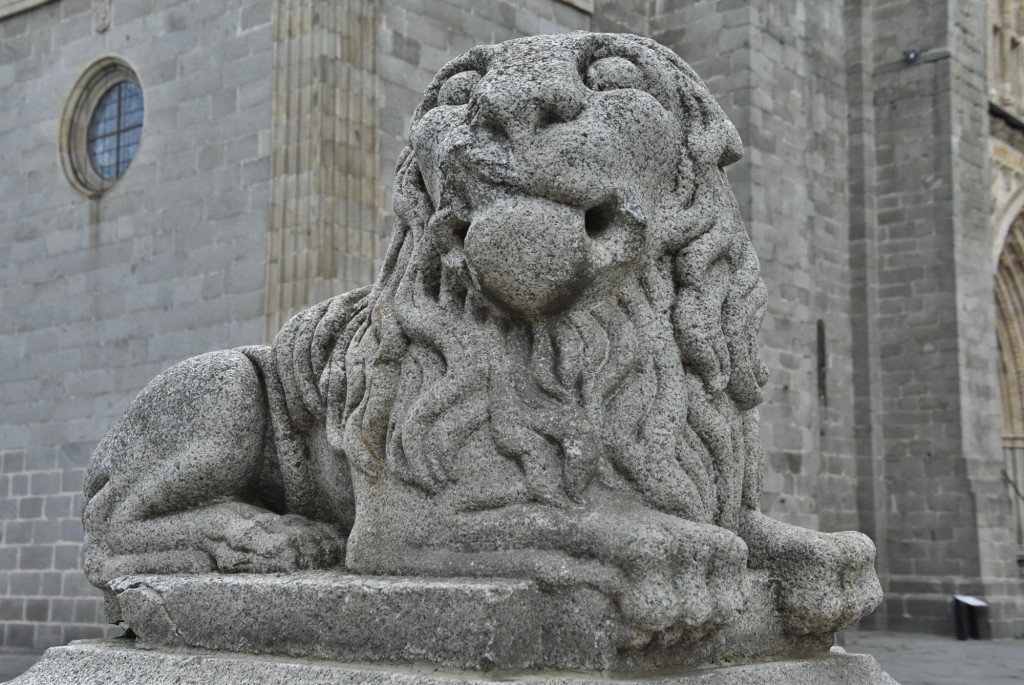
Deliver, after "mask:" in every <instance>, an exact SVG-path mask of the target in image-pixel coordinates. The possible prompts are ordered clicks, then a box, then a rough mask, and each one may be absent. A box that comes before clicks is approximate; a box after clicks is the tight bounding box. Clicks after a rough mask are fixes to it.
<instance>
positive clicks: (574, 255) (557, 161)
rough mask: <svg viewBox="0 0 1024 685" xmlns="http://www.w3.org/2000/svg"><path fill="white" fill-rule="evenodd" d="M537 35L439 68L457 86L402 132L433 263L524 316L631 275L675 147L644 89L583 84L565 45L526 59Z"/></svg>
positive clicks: (606, 290) (646, 243) (665, 120)
mask: <svg viewBox="0 0 1024 685" xmlns="http://www.w3.org/2000/svg"><path fill="white" fill-rule="evenodd" d="M542 38H544V37H542ZM542 42H543V41H542V39H530V40H527V41H521V42H520V41H514V42H511V43H506V44H504V45H503V46H502V48H503V49H502V50H500V51H496V52H494V53H492V54H491V55H490V58H489V60H488V62H487V64H486V65H483V66H481V67H479V68H478V69H475V70H472V71H470V72H468V73H469V76H468V77H467V76H466V74H467V72H461V73H458V74H455V75H453V76H452V77H451V78H450V79H449V81H455V82H457V81H458V80H459V79H463V80H469V81H471V82H473V83H472V85H471V91H470V92H469V93H466V94H464V98H460V97H459V96H458V93H456V95H455V96H454V97H449V98H448V101H449V104H445V101H444V98H442V102H440V103H439V104H438V106H436V107H435V108H433V109H431V110H430V111H428V112H427V113H426V114H425V115H423V116H422V117H421V118H420V119H419V120H418V121H417V122H416V123H415V124H414V126H413V128H412V143H413V146H414V149H415V152H416V158H417V161H418V165H419V169H420V173H421V174H422V176H423V179H424V184H425V186H426V189H427V192H428V194H429V195H430V197H431V200H432V201H433V203H434V206H435V207H436V211H435V214H434V217H433V219H432V220H431V222H430V226H429V232H430V235H431V240H432V242H433V244H434V245H435V247H436V248H437V249H438V251H439V252H440V253H441V255H442V257H443V261H444V263H445V265H446V267H448V268H450V269H452V270H454V271H455V272H456V273H458V274H460V275H461V276H462V280H463V281H464V283H465V285H466V286H467V287H472V288H474V289H476V290H478V291H480V292H482V293H483V294H484V295H485V296H486V297H487V298H488V299H489V300H490V301H491V302H492V303H494V304H497V305H498V306H500V307H501V308H503V309H505V310H506V311H510V312H513V313H516V314H520V315H527V316H532V315H549V314H555V313H558V312H560V311H563V310H565V309H566V308H567V307H568V306H569V305H571V304H572V303H573V302H576V301H577V300H578V299H579V298H580V297H586V298H587V299H593V298H599V297H603V296H606V295H608V294H610V293H612V292H614V291H615V290H616V289H617V288H618V287H619V286H620V285H621V282H622V278H623V277H624V275H626V274H628V273H631V272H634V271H635V266H636V264H637V262H639V261H641V260H643V258H644V257H645V256H646V255H647V253H649V252H650V251H651V250H652V240H651V236H650V233H649V231H648V230H647V229H648V217H649V216H653V215H656V214H658V213H660V212H661V211H663V208H662V205H663V204H664V201H665V198H666V197H667V196H669V195H671V194H672V192H673V191H672V188H671V183H672V180H673V179H674V178H675V175H676V168H675V163H676V161H675V160H676V154H675V150H676V149H678V146H679V145H680V144H681V142H680V133H679V131H680V125H679V122H678V121H677V120H676V118H675V116H674V115H673V114H671V113H670V112H669V111H668V110H667V109H666V108H665V107H664V106H662V104H661V103H660V102H659V101H658V100H657V99H656V98H655V97H654V96H652V95H649V94H648V93H646V92H644V91H643V90H640V89H638V88H614V89H609V90H595V89H592V88H590V87H588V85H587V83H586V79H585V77H584V75H581V70H580V64H581V60H582V57H581V55H580V53H579V52H578V51H574V50H567V49H562V50H560V51H556V52H555V53H554V56H552V54H551V51H550V50H547V51H546V54H545V59H544V60H542V61H536V60H535V59H534V57H535V55H536V53H537V45H538V43H542ZM580 49H581V50H582V49H583V48H582V47H581V48H580ZM483 70H486V73H485V74H483V75H482V76H480V75H479V74H480V72H481V71H483ZM445 87H446V86H442V91H441V92H442V95H443V94H444V92H445V91H444V88H445ZM449 95H450V94H449ZM462 99H465V102H462ZM667 149H668V150H672V152H671V153H669V154H666V150H667Z"/></svg>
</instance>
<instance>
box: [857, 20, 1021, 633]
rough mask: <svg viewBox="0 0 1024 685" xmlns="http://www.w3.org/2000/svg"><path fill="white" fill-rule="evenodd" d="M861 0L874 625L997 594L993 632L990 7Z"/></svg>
mask: <svg viewBox="0 0 1024 685" xmlns="http://www.w3.org/2000/svg"><path fill="white" fill-rule="evenodd" d="M856 4H857V5H858V7H859V12H860V16H861V17H862V19H863V22H862V23H861V24H860V27H861V28H862V29H863V30H866V31H869V32H870V34H871V38H870V41H869V43H868V44H864V43H862V47H863V49H862V51H861V54H860V55H859V56H858V60H859V64H861V65H869V66H867V69H868V70H869V71H870V74H871V76H870V78H871V80H872V83H871V93H872V94H873V98H872V100H871V101H870V102H867V101H866V100H863V101H862V102H861V104H860V107H859V111H860V114H859V116H860V117H861V119H860V121H861V123H862V124H863V129H864V131H865V133H863V134H862V136H861V138H860V145H862V146H863V147H862V148H861V149H860V150H859V153H858V154H859V159H860V161H861V162H862V163H863V162H865V161H866V162H868V164H864V165H863V167H862V169H861V179H860V181H859V183H861V184H862V185H861V186H860V187H861V188H863V190H862V191H861V192H862V194H861V195H860V198H861V200H862V205H861V210H863V209H864V208H865V205H866V203H864V202H863V198H864V197H865V196H872V198H873V199H872V202H873V206H871V207H868V209H869V211H871V212H873V215H870V216H867V217H866V218H865V214H866V213H865V214H861V215H860V216H859V217H858V220H859V222H860V225H859V226H858V236H859V239H860V244H859V245H858V248H857V249H858V251H859V253H860V257H861V258H862V259H864V262H863V264H864V268H865V269H867V270H868V271H867V273H865V274H864V275H862V276H858V277H857V283H858V286H859V287H863V288H864V289H865V292H866V293H867V299H868V302H867V307H866V309H865V310H863V311H862V312H860V314H859V316H858V317H856V318H855V326H856V328H857V330H858V334H857V336H858V348H857V349H858V354H857V362H858V365H859V366H860V368H861V370H862V371H863V372H864V374H865V376H863V377H859V380H860V381H862V382H859V383H858V410H859V413H858V425H859V428H860V429H861V430H862V431H864V432H866V431H868V430H870V431H871V432H872V433H873V434H874V435H873V436H872V437H871V438H870V439H867V440H864V441H862V442H860V443H859V448H860V449H862V450H873V456H870V453H869V452H867V451H865V452H862V456H861V459H860V463H861V465H862V467H863V466H866V465H868V464H869V463H870V464H871V465H872V466H873V470H874V475H875V476H876V478H879V477H880V479H881V484H880V486H878V487H872V486H871V485H870V484H868V483H863V482H862V485H863V486H864V487H862V490H861V495H862V497H863V501H862V508H864V509H866V510H873V511H874V512H875V515H874V516H875V520H876V523H878V524H879V525H877V526H876V527H875V530H876V535H878V537H879V542H880V544H881V545H882V546H884V547H885V549H886V552H887V561H886V567H885V574H884V576H883V581H884V586H885V589H886V590H887V592H888V594H887V598H886V602H885V607H884V610H883V612H882V613H880V614H879V617H878V618H877V619H876V623H878V624H880V625H885V626H888V627H889V628H892V629H900V630H909V629H913V630H921V631H928V632H936V633H949V632H951V631H952V619H951V615H950V611H951V610H950V602H951V595H952V594H953V593H957V592H959V593H966V594H976V595H981V596H985V597H986V599H988V600H989V602H990V603H991V604H992V608H991V609H990V611H989V613H988V616H987V618H988V620H987V622H986V630H988V631H989V632H990V634H992V635H994V636H1010V635H1016V634H1019V633H1020V631H1021V629H1022V621H1024V616H1022V614H1021V610H1020V582H1019V580H1017V579H1016V577H1015V569H1014V564H1013V552H1012V548H1011V546H1010V536H1011V534H1012V523H1011V521H1010V510H1009V504H1010V503H1009V500H1008V497H1007V495H1006V492H1005V490H1006V489H1005V486H1004V485H1003V484H1002V483H1001V482H1000V479H999V469H1000V468H1001V467H1002V454H1001V450H1000V445H999V436H1000V432H1001V424H1000V418H999V404H998V393H997V387H998V385H997V375H996V368H995V362H996V359H997V355H996V347H995V305H994V298H993V263H992V259H991V242H990V241H991V238H990V228H989V221H990V217H989V207H988V160H987V152H986V149H987V145H988V140H987V138H988V118H987V96H986V87H985V56H984V42H985V39H986V33H987V27H986V22H985V4H984V3H983V2H980V1H979V2H974V1H967V0H962V1H958V2H957V1H954V2H949V3H941V4H936V5H935V6H934V7H933V8H932V9H931V11H929V12H928V13H920V12H918V11H917V9H918V8H919V7H918V6H917V5H916V3H913V2H910V1H909V0H874V1H873V2H867V1H865V2H860V3H856ZM911 51H913V52H911ZM855 66H856V65H853V64H852V63H851V69H854V67H855ZM858 68H862V67H858ZM867 145H873V148H874V149H873V150H871V151H870V152H868V151H865V149H863V148H864V147H866V146H867ZM872 162H873V164H872ZM859 267H860V264H858V268H859ZM867 381H870V383H869V382H867ZM869 421H870V423H868V422H869ZM864 432H862V433H861V435H862V437H865V435H864ZM867 472H868V470H867V469H865V473H867ZM872 501H873V506H871V502H872Z"/></svg>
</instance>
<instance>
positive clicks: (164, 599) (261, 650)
mask: <svg viewBox="0 0 1024 685" xmlns="http://www.w3.org/2000/svg"><path fill="white" fill-rule="evenodd" d="M751 580H752V583H751V593H750V596H749V599H748V602H747V608H746V609H745V610H744V612H743V614H742V615H741V616H740V618H739V619H738V620H736V621H735V622H733V623H731V624H729V625H728V626H726V627H725V628H724V629H722V630H720V631H717V632H714V633H712V634H710V635H708V636H707V637H706V638H705V639H703V640H700V641H699V642H690V643H687V642H684V641H682V640H680V641H678V642H676V643H674V644H663V641H660V640H658V639H657V638H655V639H654V640H651V639H650V637H649V636H644V635H643V634H640V633H638V632H637V631H635V630H633V629H630V628H629V627H627V626H626V625H624V624H623V623H622V620H621V617H620V614H619V612H618V610H617V609H616V607H615V606H614V605H613V604H612V603H611V601H610V600H609V599H608V598H607V597H606V596H605V595H603V594H601V593H599V592H596V591H593V590H588V589H586V588H579V589H576V590H575V591H573V592H569V593H548V592H543V591H542V590H541V589H539V588H538V587H537V585H536V584H535V583H533V582H530V581H525V580H509V579H461V578H455V579H452V578H393V577H386V576H358V575H349V574H342V573H332V572H307V573H294V574H254V575H248V574H239V575H218V574H210V575H195V576H129V577H125V578H119V579H117V580H115V581H114V582H112V583H111V588H112V589H113V590H114V592H115V593H116V594H117V597H118V600H119V602H120V606H121V612H122V619H123V621H124V622H125V623H127V624H128V625H130V626H131V628H132V630H133V632H134V633H135V634H136V636H137V638H138V642H137V646H138V647H140V648H175V649H177V648H182V647H185V648H198V649H206V650H217V651H220V650H223V651H228V652H237V653H247V654H258V655H276V656H287V657H311V658H319V659H332V660H337V661H344V662H367V663H392V664H403V663H405V664H409V663H423V664H430V665H432V666H436V667H441V668H457V669H475V670H481V671H492V670H495V671H516V670H524V669H537V668H550V669H571V670H579V671H605V670H612V671H634V670H637V669H641V670H650V669H659V668H666V667H678V666H686V667H700V666H706V665H711V664H721V663H723V662H737V661H749V660H752V659H762V658H793V657H814V656H819V657H820V656H823V655H825V654H827V653H828V649H829V647H830V646H831V644H832V636H831V635H830V634H828V635H821V634H812V635H806V636H791V635H787V634H786V633H785V632H784V631H783V630H782V625H781V622H780V618H779V615H778V612H777V611H776V610H775V605H774V602H773V600H772V598H773V595H774V589H773V586H772V584H771V582H770V581H769V579H768V576H767V574H765V573H762V572H754V573H752V574H751ZM645 641H647V642H648V644H644V642H645Z"/></svg>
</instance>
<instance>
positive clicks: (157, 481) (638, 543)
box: [83, 32, 881, 640]
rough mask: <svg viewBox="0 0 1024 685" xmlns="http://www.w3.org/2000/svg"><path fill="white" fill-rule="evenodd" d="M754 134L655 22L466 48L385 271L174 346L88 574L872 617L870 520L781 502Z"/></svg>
mask: <svg viewBox="0 0 1024 685" xmlns="http://www.w3.org/2000/svg"><path fill="white" fill-rule="evenodd" d="M740 154H741V143H740V139H739V136H738V134H737V132H736V129H735V128H734V127H733V125H732V124H731V123H730V122H729V120H728V119H727V118H726V117H725V115H724V114H723V112H722V111H721V109H720V108H719V106H718V105H717V103H716V102H715V100H714V99H713V98H712V96H711V95H710V93H709V92H708V90H707V89H706V87H705V86H704V85H703V83H702V82H701V81H700V79H699V78H698V77H697V75H696V74H695V73H694V72H693V71H692V70H691V69H690V67H689V66H687V65H686V64H685V63H684V62H683V61H682V60H681V59H679V57H677V56H676V55H675V54H674V53H672V52H671V51H670V50H668V49H666V48H664V47H662V46H660V45H658V44H657V43H655V42H653V41H651V40H647V39H644V38H639V37H635V36H629V35H611V34H590V33H584V32H578V33H572V34H567V35H558V36H537V37H532V38H524V39H520V40H514V41H510V42H507V43H503V44H500V45H494V46H482V47H477V48H474V49H472V50H470V51H469V52H467V53H465V54H464V55H462V56H461V57H458V58H457V59H455V60H453V61H452V62H451V63H449V64H448V65H447V66H445V67H444V68H443V69H442V70H441V71H440V73H438V75H437V77H436V78H435V79H434V81H433V83H432V84H431V85H430V87H429V88H428V89H427V91H426V93H425V94H424V97H423V100H422V103H421V104H420V106H419V108H418V110H417V112H416V113H415V115H414V118H413V122H412V125H411V143H410V145H409V146H408V147H407V148H406V149H405V151H404V152H403V153H402V156H401V159H400V160H399V162H398V171H397V177H396V180H395V188H394V207H395V212H396V214H397V217H398V219H397V223H396V226H395V229H394V235H393V237H392V240H391V244H390V247H389V249H388V252H387V256H386V258H385V260H384V264H383V268H382V269H381V273H380V276H379V278H378V280H377V282H376V283H374V284H373V285H372V286H369V287H366V288H362V289H359V290H356V291H353V292H350V293H346V294H344V295H339V296H337V297H334V298H332V299H330V300H328V301H326V302H322V303H320V304H318V305H316V306H313V307H311V308H309V309H307V310H306V311H303V312H302V313H300V314H298V315H297V316H295V317H294V318H293V319H292V320H291V321H290V322H289V323H288V324H287V325H286V326H285V327H284V329H282V331H281V332H280V333H279V334H278V336H277V337H276V339H275V340H274V342H273V344H272V345H271V346H269V347H266V346H256V347H246V348H240V349H236V350H231V351H225V352H215V353H211V354H206V355H203V356H200V357H196V358H194V359H190V360H188V361H185V362H182V363H181V364H178V365H177V366H175V367H173V368H171V369H170V370H168V371H167V372H165V373H163V374H161V375H160V376H158V377H157V378H156V379H155V380H154V381H152V382H151V383H150V384H149V385H148V386H147V387H146V389H145V390H143V392H142V393H141V394H140V395H139V397H138V398H137V399H136V400H135V401H134V402H133V404H132V405H131V406H130V407H129V409H128V410H127V412H126V414H125V415H124V417H123V418H121V419H120V421H119V422H118V423H117V424H116V425H115V426H114V428H113V429H112V430H111V431H110V433H109V434H108V435H107V436H106V438H104V440H103V441H102V442H101V443H100V444H99V446H98V447H97V449H96V452H95V454H94V456H93V459H92V462H91V465H90V468H89V471H88V475H87V478H86V484H85V506H84V517H83V518H84V523H85V530H86V542H85V564H86V572H87V574H88V577H89V579H90V580H91V581H92V582H93V583H94V584H96V585H97V586H99V587H101V588H105V587H106V585H107V583H108V582H109V581H110V580H111V579H113V578H115V577H119V576H124V575H129V574H140V573H165V574H167V573H205V572H224V573H230V572H254V573H264V572H290V571H294V570H299V569H310V568H332V567H339V568H344V569H347V570H348V571H351V572H355V573H365V574H392V575H395V574H399V575H421V576H503V577H518V578H529V579H533V580H535V581H536V582H537V583H538V584H539V585H540V586H541V587H542V588H548V589H550V590H551V591H558V589H559V588H571V587H579V586H585V587H589V588H591V589H596V590H598V591H600V592H601V593H604V594H605V595H607V596H608V597H609V598H610V599H611V600H613V601H614V602H615V604H616V606H617V607H618V609H619V611H620V612H621V614H622V616H623V619H624V621H625V622H627V623H628V624H630V625H631V626H633V627H635V628H636V629H637V630H638V631H640V632H641V633H642V634H645V635H647V636H648V637H649V636H651V635H654V634H659V635H661V636H662V637H663V638H664V639H667V640H677V639H696V638H699V637H700V636H702V635H704V634H707V633H708V631H711V630H713V629H715V628H716V627H718V626H721V625H723V624H726V623H729V622H730V621H732V620H734V619H735V618H736V617H737V616H738V614H739V613H740V612H741V610H742V608H743V604H744V597H745V593H746V588H747V585H748V580H747V572H748V569H765V570H767V571H768V572H769V573H770V575H771V577H772V579H773V582H774V584H775V587H776V594H775V601H776V603H777V606H778V610H779V612H780V613H781V614H782V615H783V617H784V620H785V625H786V626H787V629H788V630H790V631H792V632H793V633H795V634H801V633H808V632H811V631H822V632H824V631H835V630H838V629H840V628H842V627H844V626H846V625H848V624H850V623H852V622H853V621H856V620H857V619H859V618H860V617H862V616H864V615H865V614H866V613H868V612H870V611H871V610H872V609H873V608H874V607H875V606H876V605H877V603H878V602H879V601H880V597H881V592H880V587H879V584H878V580H877V577H876V576H875V573H874V569H873V561H874V546H873V545H872V543H871V541H870V540H869V539H868V538H867V537H865V536H863V535H861V534H859V533H855V532H845V533H835V534H822V533H818V532H814V531H810V530H805V529H801V528H797V527H793V526H790V525H786V524H783V523H780V522H777V521H774V520H772V519H769V518H767V517H765V516H763V515H762V514H761V513H759V503H760V495H761V483H762V470H763V468H764V464H763V462H764V459H763V453H762V447H761V444H760V441H759V437H758V428H757V424H758V419H757V412H756V407H757V405H758V404H759V403H760V402H761V399H762V392H761V387H762V386H763V385H764V384H765V382H766V380H767V371H766V368H765V366H764V365H763V364H762V363H761V361H760V360H759V357H758V352H757V342H756V337H757V332H758V328H759V326H760V322H761V319H762V317H763V315H764V312H765V306H766V305H765V302H766V291H765V287H764V285H763V283H762V281H761V279H760V276H759V266H758V260H757V257H756V256H755V254H754V250H753V248H752V246H751V243H750V240H749V239H748V237H747V234H746V232H745V229H744V226H743V224H742V221H741V219H740V215H739V212H738V209H737V206H736V203H735V200H734V198H733V195H732V193H731V191H730V189H729V185H728V182H727V180H726V176H725V172H724V171H723V168H724V167H725V166H727V165H728V164H730V163H732V162H734V161H736V160H737V159H739V157H740ZM112 597H113V595H109V594H108V599H111V598H112ZM108 608H109V610H110V616H111V619H112V620H117V618H118V614H117V607H116V601H115V602H114V603H113V606H109V607H108Z"/></svg>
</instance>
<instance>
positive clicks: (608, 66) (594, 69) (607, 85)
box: [586, 57, 644, 90]
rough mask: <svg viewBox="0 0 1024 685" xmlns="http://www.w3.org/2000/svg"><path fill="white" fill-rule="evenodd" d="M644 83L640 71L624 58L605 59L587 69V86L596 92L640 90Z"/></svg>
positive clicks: (597, 61)
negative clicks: (619, 89) (627, 89)
mask: <svg viewBox="0 0 1024 685" xmlns="http://www.w3.org/2000/svg"><path fill="white" fill-rule="evenodd" d="M643 81H644V78H643V74H641V73H640V69H639V68H638V67H637V66H636V65H635V64H633V63H632V62H630V61H629V60H628V59H624V58H622V57H605V58H603V59H599V60H596V61H595V62H594V63H593V64H591V65H590V66H589V67H588V68H587V74H586V82H587V86H589V87H590V88H592V89H594V90H616V89H618V88H640V87H642V86H643Z"/></svg>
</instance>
